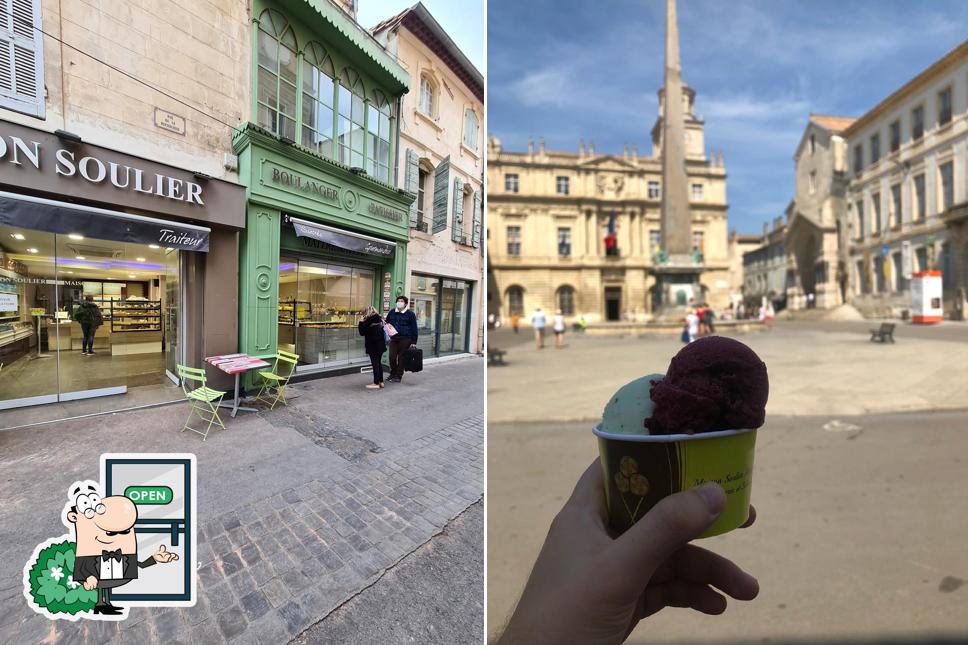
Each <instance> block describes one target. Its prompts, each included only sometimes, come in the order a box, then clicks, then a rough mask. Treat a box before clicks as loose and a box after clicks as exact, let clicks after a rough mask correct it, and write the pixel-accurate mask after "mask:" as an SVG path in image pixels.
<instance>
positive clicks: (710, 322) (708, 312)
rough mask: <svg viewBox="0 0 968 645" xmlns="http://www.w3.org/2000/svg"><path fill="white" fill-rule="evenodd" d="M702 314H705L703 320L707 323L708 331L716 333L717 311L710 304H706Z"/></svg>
mask: <svg viewBox="0 0 968 645" xmlns="http://www.w3.org/2000/svg"><path fill="white" fill-rule="evenodd" d="M702 316H703V320H702V321H703V323H705V325H706V333H707V334H715V333H716V312H715V311H713V309H712V307H710V306H709V305H705V307H704V308H703V314H702Z"/></svg>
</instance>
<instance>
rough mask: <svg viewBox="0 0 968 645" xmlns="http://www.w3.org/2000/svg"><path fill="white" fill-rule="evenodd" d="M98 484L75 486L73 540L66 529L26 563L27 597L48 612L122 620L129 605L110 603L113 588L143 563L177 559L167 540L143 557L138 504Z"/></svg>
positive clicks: (69, 508)
mask: <svg viewBox="0 0 968 645" xmlns="http://www.w3.org/2000/svg"><path fill="white" fill-rule="evenodd" d="M99 490H100V489H99V488H98V485H97V484H96V483H95V482H92V481H84V482H76V483H74V484H73V485H72V486H71V488H70V490H69V492H68V497H69V501H68V502H67V505H66V506H65V513H64V514H63V515H62V520H63V521H64V524H65V525H66V526H67V527H68V528H69V529H73V532H74V542H73V543H71V542H70V541H69V540H70V537H71V536H70V535H65V536H62V537H61V538H56V539H54V540H48V541H47V542H46V543H44V544H41V545H38V547H37V550H36V551H35V555H34V557H33V558H31V560H30V562H28V566H27V567H25V569H24V595H25V596H27V600H28V603H29V604H30V605H31V607H32V608H34V609H35V611H38V612H39V613H43V614H45V615H47V616H48V617H49V618H66V619H68V620H77V618H79V617H84V618H99V619H102V620H121V619H123V618H125V617H126V610H125V609H124V608H121V607H117V606H115V605H112V604H111V597H110V593H111V592H110V590H111V589H113V588H115V587H119V586H121V585H124V584H127V583H128V582H131V581H132V580H135V579H136V578H137V577H138V571H139V569H144V568H145V567H150V566H154V565H155V564H157V563H168V562H172V561H174V560H177V559H178V555H177V554H175V553H170V552H168V551H166V550H165V545H163V544H162V545H161V546H159V547H158V551H157V552H155V553H154V554H152V555H151V556H149V557H147V558H145V559H144V560H140V561H139V560H138V542H137V539H136V537H135V532H134V525H135V523H136V522H137V521H138V507H137V506H135V504H134V502H132V501H131V500H130V499H128V498H127V497H123V496H121V495H112V496H110V497H104V498H102V497H101V494H100V492H99ZM89 610H90V612H91V613H88V614H87V615H84V614H83V612H88V611H89Z"/></svg>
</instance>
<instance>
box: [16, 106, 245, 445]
mask: <svg viewBox="0 0 968 645" xmlns="http://www.w3.org/2000/svg"><path fill="white" fill-rule="evenodd" d="M244 214H245V190H244V188H243V187H242V186H239V185H237V184H233V183H231V182H225V181H221V180H217V179H213V178H210V177H207V176H205V175H202V174H200V173H193V172H191V171H186V170H184V169H179V168H174V167H171V166H167V165H163V164H159V163H157V162H154V161H151V160H148V159H142V158H138V157H134V156H131V155H127V154H124V153H120V152H117V151H114V150H110V149H108V148H103V147H101V146H97V145H93V144H91V143H89V142H87V141H84V140H80V138H79V137H77V136H75V135H70V134H68V133H63V132H60V133H59V136H58V134H56V133H49V132H45V131H41V130H36V129H33V128H28V127H25V126H22V125H17V124H12V123H7V122H0V410H10V409H13V408H22V407H26V406H33V405H40V404H47V403H58V402H65V401H72V400H77V399H88V398H94V397H100V396H107V395H112V399H111V400H110V401H109V402H106V403H105V404H102V405H98V406H96V410H97V411H105V410H109V409H123V408H125V407H132V406H134V405H143V404H147V403H157V402H161V401H164V400H173V399H177V398H179V393H180V390H178V389H177V387H175V386H176V384H177V377H176V368H175V366H176V365H177V364H180V363H181V364H186V363H187V364H191V365H200V364H202V358H203V357H204V356H205V355H209V354H213V353H221V352H226V351H234V350H235V348H236V343H237V341H236V338H237V322H236V319H235V318H236V316H235V312H236V311H237V291H236V289H235V284H236V280H237V267H238V238H239V231H240V230H241V228H242V226H243V225H244V223H245V220H244ZM85 301H89V302H91V303H93V304H94V305H95V306H96V307H97V311H98V312H99V314H100V318H101V320H102V321H103V323H102V324H101V325H100V326H98V327H97V328H96V330H95V331H94V334H93V342H92V344H91V345H90V346H87V347H85V339H84V330H83V326H82V324H81V322H82V321H83V319H84V314H82V313H81V310H82V309H85V308H89V306H85V307H81V303H83V302H85ZM117 395H122V396H117ZM106 401H107V400H106ZM93 409H95V408H92V410H93ZM11 414H15V413H14V412H10V413H5V414H4V416H3V418H0V427H7V426H10V425H17V423H16V421H17V420H18V419H16V418H13V417H12V416H11ZM19 416H20V417H23V415H22V414H20V415H19ZM24 419H26V417H23V419H21V420H24Z"/></svg>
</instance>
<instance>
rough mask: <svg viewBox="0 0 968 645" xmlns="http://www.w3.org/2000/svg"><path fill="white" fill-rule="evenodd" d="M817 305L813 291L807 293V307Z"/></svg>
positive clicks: (811, 307)
mask: <svg viewBox="0 0 968 645" xmlns="http://www.w3.org/2000/svg"><path fill="white" fill-rule="evenodd" d="M816 306H817V296H815V295H814V293H813V291H811V292H810V293H808V294H807V309H813V308H814V307H816Z"/></svg>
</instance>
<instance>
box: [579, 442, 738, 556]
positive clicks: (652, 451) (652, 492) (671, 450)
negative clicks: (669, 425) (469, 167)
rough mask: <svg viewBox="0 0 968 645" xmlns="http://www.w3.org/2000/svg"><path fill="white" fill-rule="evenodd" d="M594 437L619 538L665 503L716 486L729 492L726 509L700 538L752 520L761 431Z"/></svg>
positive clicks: (610, 510)
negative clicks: (756, 449) (755, 459)
mask: <svg viewBox="0 0 968 645" xmlns="http://www.w3.org/2000/svg"><path fill="white" fill-rule="evenodd" d="M592 432H593V433H595V436H597V437H598V450H599V454H600V456H601V463H602V479H603V481H604V484H605V500H606V502H607V504H608V519H609V523H610V524H611V526H612V529H613V530H615V531H616V532H617V533H624V532H625V531H627V530H628V529H629V527H631V526H632V525H633V524H635V523H636V522H637V521H639V520H640V519H642V517H643V516H644V515H645V514H646V513H648V512H649V510H650V509H651V508H652V507H653V506H655V505H656V504H658V503H659V500H661V499H662V498H663V497H667V496H669V495H672V494H674V493H678V492H680V491H684V490H689V489H690V488H693V487H695V486H699V485H700V484H703V483H705V482H711V481H713V482H716V483H718V484H719V485H720V486H722V487H723V490H724V491H725V492H726V508H725V509H724V510H723V512H722V514H720V516H719V517H718V518H716V521H715V522H714V523H713V525H712V526H710V527H709V529H707V530H706V532H705V533H703V534H702V535H700V536H699V537H711V536H713V535H720V534H722V533H726V532H728V531H732V530H733V529H735V528H739V527H740V526H741V525H743V524H744V523H745V522H746V520H747V519H749V514H750V488H751V485H752V483H753V449H754V447H755V444H756V430H755V429H753V430H723V431H720V432H705V433H697V434H667V435H632V434H612V433H609V432H603V431H602V430H601V427H600V426H595V427H594V428H592Z"/></svg>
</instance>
